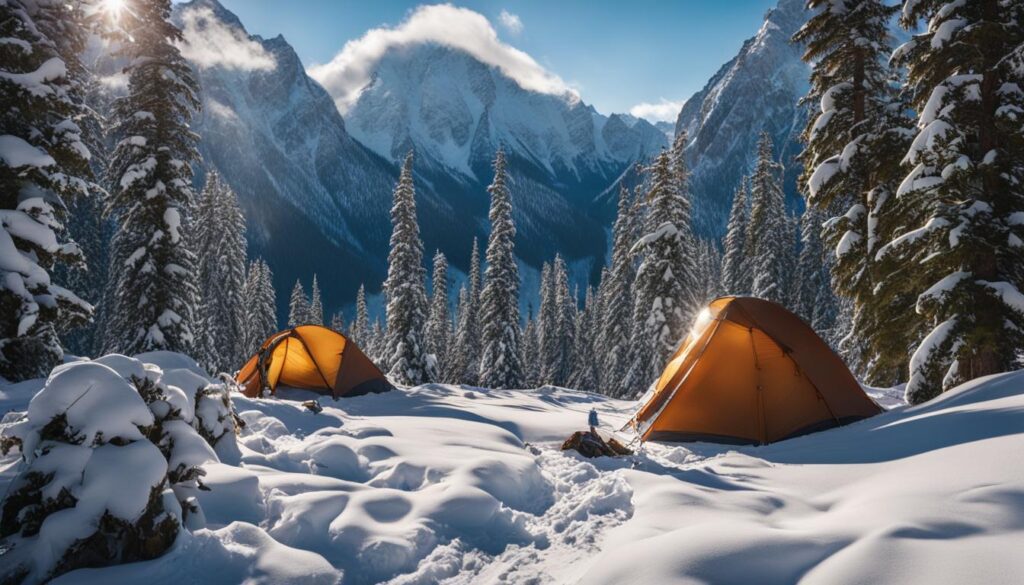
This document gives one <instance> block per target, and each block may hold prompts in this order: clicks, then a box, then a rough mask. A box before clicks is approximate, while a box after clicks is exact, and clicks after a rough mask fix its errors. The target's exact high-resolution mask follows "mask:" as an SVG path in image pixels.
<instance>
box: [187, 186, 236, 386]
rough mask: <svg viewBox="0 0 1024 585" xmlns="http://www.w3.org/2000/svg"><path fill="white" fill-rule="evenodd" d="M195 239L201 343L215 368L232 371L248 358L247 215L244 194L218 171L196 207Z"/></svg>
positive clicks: (199, 346)
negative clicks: (241, 197)
mask: <svg viewBox="0 0 1024 585" xmlns="http://www.w3.org/2000/svg"><path fill="white" fill-rule="evenodd" d="M195 244H196V256H197V258H198V261H199V262H198V264H199V298H200V304H199V310H198V311H197V315H196V317H197V319H196V321H197V323H199V324H200V330H199V334H198V335H197V342H198V343H197V347H196V349H197V350H198V351H199V352H200V356H199V357H200V361H201V362H202V364H203V367H205V368H206V369H207V370H209V371H211V372H222V371H223V372H231V371H233V370H234V369H236V368H238V367H240V366H241V364H242V360H244V359H245V358H246V348H245V347H244V345H243V344H244V339H243V338H244V333H243V329H244V327H245V325H244V321H245V313H246V312H247V310H248V309H247V307H246V305H245V299H244V297H243V293H244V289H245V281H246V278H245V259H246V255H247V254H246V243H245V217H244V216H243V215H242V208H241V207H240V206H239V204H238V197H237V196H236V195H235V192H234V191H232V190H231V187H229V186H228V185H227V184H226V183H225V182H224V181H223V180H221V178H220V175H219V174H218V173H217V172H216V171H211V172H210V173H209V174H207V177H206V186H205V188H204V189H203V193H202V197H201V199H200V200H199V204H198V206H197V207H196V214H195Z"/></svg>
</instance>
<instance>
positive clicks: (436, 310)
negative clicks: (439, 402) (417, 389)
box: [426, 250, 452, 381]
mask: <svg viewBox="0 0 1024 585" xmlns="http://www.w3.org/2000/svg"><path fill="white" fill-rule="evenodd" d="M431 283H432V284H431V286H432V287H433V294H432V295H431V297H430V318H429V319H428V320H427V329H426V336H427V351H429V352H430V353H431V354H433V356H434V360H435V363H436V365H435V368H436V370H437V374H436V375H435V376H434V379H435V380H439V381H447V380H448V379H449V375H450V373H451V368H450V365H451V364H450V361H451V360H450V358H451V338H452V319H451V314H450V312H449V310H448V259H447V258H445V256H444V254H442V253H441V251H440V250H438V251H436V252H435V253H434V272H433V274H432V276H431Z"/></svg>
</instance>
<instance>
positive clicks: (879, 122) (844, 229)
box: [794, 0, 923, 385]
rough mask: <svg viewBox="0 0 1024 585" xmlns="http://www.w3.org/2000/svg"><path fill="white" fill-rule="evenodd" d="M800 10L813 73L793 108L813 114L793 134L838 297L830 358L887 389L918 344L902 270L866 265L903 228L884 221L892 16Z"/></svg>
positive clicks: (902, 133)
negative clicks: (809, 106)
mask: <svg viewBox="0 0 1024 585" xmlns="http://www.w3.org/2000/svg"><path fill="white" fill-rule="evenodd" d="M808 7H809V8H810V9H812V10H814V13H813V15H812V16H811V17H810V19H809V20H808V22H807V24H806V25H804V26H803V27H802V28H801V29H800V30H799V31H798V32H797V33H796V35H794V40H795V41H796V42H799V43H802V44H804V46H805V47H806V51H805V53H804V60H805V61H807V62H808V63H810V64H811V65H812V67H813V70H812V73H811V86H810V90H809V91H808V94H807V96H806V97H805V98H804V99H803V102H805V103H815V104H818V105H819V106H820V112H819V113H818V115H816V116H811V117H810V119H809V120H808V124H807V127H806V128H805V130H804V133H803V141H804V143H805V144H806V147H805V148H804V151H803V154H802V155H801V159H802V162H803V164H804V174H803V177H802V178H801V182H802V183H803V184H805V185H806V193H807V203H808V205H809V206H810V207H813V208H815V209H817V210H820V212H821V214H822V217H821V218H820V219H821V220H822V222H823V224H824V226H825V229H824V234H823V237H824V240H825V242H826V243H827V244H828V247H829V249H830V251H829V253H828V255H827V256H826V259H827V264H828V267H829V268H828V272H829V273H830V277H831V279H832V281H833V285H834V288H835V291H836V293H837V294H839V295H841V296H842V297H844V301H843V302H841V303H839V305H840V306H841V307H843V309H842V314H843V319H842V322H841V323H837V325H836V326H835V327H834V328H833V329H834V333H833V335H832V337H835V338H840V337H841V338H842V341H841V343H840V344H839V349H841V351H842V353H843V355H844V357H846V358H847V361H848V363H850V364H851V366H852V367H853V368H854V370H855V371H857V372H858V373H860V374H861V375H863V376H864V377H865V378H866V379H867V380H868V381H869V382H871V383H874V384H884V385H892V384H895V383H897V382H898V381H899V380H900V379H901V378H903V376H904V375H905V372H906V366H907V360H908V357H907V352H906V348H907V347H908V346H910V345H912V344H913V343H915V342H916V340H918V339H920V338H921V336H923V331H922V326H923V320H922V319H921V318H920V317H918V316H917V315H915V313H914V310H913V307H914V302H915V300H916V295H913V294H909V291H908V290H907V289H906V285H905V282H906V279H905V278H904V277H903V276H902V272H903V269H902V267H891V268H886V267H884V266H882V265H881V264H880V263H879V262H877V261H876V258H875V256H876V253H877V251H878V248H879V245H880V243H884V241H888V240H889V239H891V237H892V231H893V230H894V229H898V228H899V226H901V225H904V221H905V220H908V219H910V217H908V216H906V215H905V214H904V213H903V212H899V213H895V214H894V213H890V212H889V211H887V209H888V208H889V207H892V206H893V204H894V203H895V201H894V198H893V193H894V192H895V190H896V187H897V185H898V183H899V181H900V180H901V178H902V176H901V175H902V171H901V168H900V159H901V158H902V156H903V154H904V153H905V152H906V149H907V147H908V146H909V141H910V139H911V137H912V134H911V133H910V131H909V128H910V121H909V120H908V119H907V117H906V114H905V113H904V112H906V111H907V110H908V106H907V104H905V103H903V100H902V98H901V96H900V93H899V92H898V91H897V89H896V88H895V87H894V83H893V81H894V77H895V71H894V70H893V68H891V67H890V65H889V56H890V53H891V48H892V45H891V42H892V39H891V35H890V24H891V21H892V17H893V15H894V14H895V13H896V12H897V11H898V10H899V8H898V7H897V6H892V5H891V3H888V2H884V1H883V0H858V1H853V0H812V1H810V2H808ZM805 235H806V234H805ZM804 239H805V240H806V238H804ZM893 268H894V270H893ZM890 276H891V277H892V278H890ZM806 293H807V294H808V295H809V294H810V291H806ZM803 302H804V303H807V302H810V301H809V299H807V298H805V299H804V301H803ZM808 318H810V317H808ZM817 320H818V321H820V319H817Z"/></svg>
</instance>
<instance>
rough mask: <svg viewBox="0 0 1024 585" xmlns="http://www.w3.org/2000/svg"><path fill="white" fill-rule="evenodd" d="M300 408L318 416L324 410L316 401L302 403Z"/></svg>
mask: <svg viewBox="0 0 1024 585" xmlns="http://www.w3.org/2000/svg"><path fill="white" fill-rule="evenodd" d="M302 406H305V407H306V409H307V410H309V411H310V412H312V413H313V414H320V413H321V412H322V411H323V409H324V407H322V406H320V402H319V401H316V400H307V401H305V402H303V403H302Z"/></svg>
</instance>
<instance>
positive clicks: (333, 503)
mask: <svg viewBox="0 0 1024 585" xmlns="http://www.w3.org/2000/svg"><path fill="white" fill-rule="evenodd" d="M162 367H163V368H164V370H165V371H166V370H168V368H169V366H168V365H167V364H164V365H163V366H162ZM40 385H41V381H35V382H27V383H22V384H19V385H12V386H4V387H2V388H0V411H4V412H6V411H8V410H24V409H25V406H26V404H27V402H28V400H29V398H31V396H32V394H33V393H34V391H35V390H36V389H38V388H39V387H40ZM286 393H287V392H286ZM291 396H293V397H299V398H306V397H309V395H308V394H305V393H303V392H300V391H291ZM234 404H235V408H236V409H237V410H238V412H239V414H240V416H241V418H242V419H244V420H245V421H246V423H247V424H246V427H245V428H244V429H243V430H242V432H241V435H240V437H239V449H240V453H238V454H235V455H231V454H226V453H221V454H220V456H221V459H222V461H221V462H220V463H210V464H207V466H206V470H207V476H206V478H205V482H206V483H207V484H208V485H209V486H210V487H211V488H212V491H209V492H203V494H202V496H201V497H202V501H201V504H202V507H203V510H204V512H205V515H206V518H207V521H208V527H207V528H206V529H201V530H198V531H195V532H193V533H183V534H182V536H181V537H180V538H179V541H178V543H177V544H176V546H175V548H174V549H172V550H171V551H170V552H169V553H168V554H166V555H165V556H163V557H161V558H159V559H157V560H154V561H150V562H146V563H140V564H135V565H127V566H121V567H116V568H107V569H95V570H85V571H77V572H74V573H71V574H68V575H65V576H64V577H62V578H60V579H58V580H57V581H56V582H57V583H109V582H142V581H145V582H148V583H170V582H214V581H216V582H241V581H243V580H246V579H251V582H262V583H271V582H273V583H305V582H310V583H314V582H322V583H327V582H335V581H341V582H343V583H350V584H361V583H377V582H387V583H395V584H397V583H404V584H407V583H424V584H425V583H492V582H507V583H577V582H579V583H586V584H587V585H591V584H600V583H608V584H613V583H614V584H620V583H659V584H663V583H708V584H710V583H715V584H721V583H752V582H756V583H762V584H771V583H779V584H783V583H785V584H790V583H797V582H799V583H827V584H831V585H834V584H843V583H851V584H852V583H929V584H941V583H957V584H960V583H1019V579H1020V576H1021V575H1024V557H1021V556H1020V555H1019V554H1017V551H1019V550H1020V548H1021V545H1022V544H1024V465H1022V464H1021V463H1022V460H1021V453H1022V452H1024V451H1022V449H1024V372H1018V373H1011V374H1005V375H1000V376H994V377H990V378H987V379H983V380H978V381H975V382H972V383H970V384H966V385H964V386H962V387H960V388H958V389H956V390H954V391H952V392H949V393H947V394H945V395H943V396H942V397H940V398H939V399H937V400H934V401H932V402H930V403H927V404H924V405H921V406H917V407H912V408H907V407H903V406H898V407H896V408H895V409H894V410H892V411H890V412H887V413H885V414H883V415H880V416H878V417H875V418H873V419H869V420H866V421H862V422H860V423H857V424H854V425H851V426H848V427H844V428H841V429H837V430H831V431H826V432H823V433H818V434H815V435H810V436H806V437H803V438H799V439H794V440H790V441H785V442H781V443H777V444H775V445H771V446H767V447H746V448H735V447H721V446H715V445H708V444H691V445H678V446H668V445H655V444H650V445H647V447H646V450H645V452H644V453H643V454H641V455H639V456H637V457H635V458H625V459H602V460H585V459H582V458H580V457H579V456H577V455H576V454H573V453H562V452H561V451H559V450H558V444H559V443H560V441H561V439H563V438H564V437H565V436H567V435H568V434H569V433H570V432H571V431H573V430H578V429H580V428H582V427H584V425H585V421H586V414H587V412H588V411H589V410H590V408H591V407H594V408H596V409H597V410H598V412H599V413H600V416H601V418H602V421H603V427H602V428H604V429H605V430H606V431H608V430H611V429H612V428H617V427H618V426H619V425H621V424H622V422H623V421H625V420H626V419H627V418H628V416H629V413H630V412H631V411H632V410H633V409H634V408H635V404H634V403H632V402H624V401H615V400H610V399H607V398H604V397H602V396H598V395H593V394H586V393H581V392H575V391H572V390H565V389H558V388H544V389H539V390H527V391H489V390H481V389H475V388H468V387H452V386H440V385H430V386H423V387H418V388H413V389H403V390H398V391H394V392H390V393H387V394H382V395H374V396H363V397H358V398H354V399H343V400H340V401H337V402H333V401H331V400H326V401H324V407H325V408H324V410H323V412H321V413H320V414H313V413H312V412H309V411H308V410H306V409H305V408H303V407H302V406H301V405H300V403H299V402H297V401H290V400H276V399H269V400H253V399H247V398H244V397H241V396H236V397H235V399H234ZM628 438H629V437H626V439H627V440H628ZM18 465H19V464H18V461H17V460H16V459H15V458H14V457H13V456H8V457H7V458H5V459H0V473H2V476H0V477H2V480H0V492H2V491H3V490H4V489H5V488H6V484H7V483H8V482H9V481H10V480H11V478H12V477H13V475H14V474H15V473H17V471H18Z"/></svg>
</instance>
